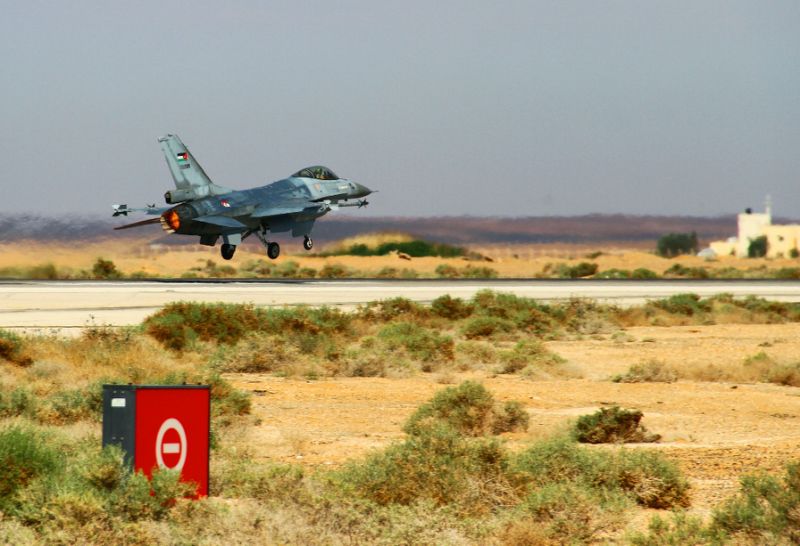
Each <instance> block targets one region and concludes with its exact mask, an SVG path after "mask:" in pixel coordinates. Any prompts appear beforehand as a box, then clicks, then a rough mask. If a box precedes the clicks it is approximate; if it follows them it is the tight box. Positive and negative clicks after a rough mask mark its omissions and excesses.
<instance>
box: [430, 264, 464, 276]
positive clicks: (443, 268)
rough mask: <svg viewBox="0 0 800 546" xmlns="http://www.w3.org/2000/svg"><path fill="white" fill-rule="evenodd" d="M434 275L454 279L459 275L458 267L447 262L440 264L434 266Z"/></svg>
mask: <svg viewBox="0 0 800 546" xmlns="http://www.w3.org/2000/svg"><path fill="white" fill-rule="evenodd" d="M435 272H436V276H437V277H440V278H442V279H456V278H458V276H459V275H460V273H459V272H458V269H456V268H455V267H453V266H452V265H449V264H440V265H437V266H436V270H435Z"/></svg>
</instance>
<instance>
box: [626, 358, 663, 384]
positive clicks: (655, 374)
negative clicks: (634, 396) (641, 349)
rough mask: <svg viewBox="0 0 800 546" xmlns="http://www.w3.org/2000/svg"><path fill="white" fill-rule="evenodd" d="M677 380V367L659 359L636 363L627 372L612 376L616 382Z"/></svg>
mask: <svg viewBox="0 0 800 546" xmlns="http://www.w3.org/2000/svg"><path fill="white" fill-rule="evenodd" d="M677 380H678V372H677V371H676V370H675V368H674V367H672V366H668V365H667V364H665V363H664V362H661V361H659V360H648V361H647V362H643V363H641V364H634V365H633V366H631V368H630V369H629V370H628V372H627V373H625V374H623V375H618V376H615V377H614V378H612V381H614V382H615V383H674V382H675V381H677Z"/></svg>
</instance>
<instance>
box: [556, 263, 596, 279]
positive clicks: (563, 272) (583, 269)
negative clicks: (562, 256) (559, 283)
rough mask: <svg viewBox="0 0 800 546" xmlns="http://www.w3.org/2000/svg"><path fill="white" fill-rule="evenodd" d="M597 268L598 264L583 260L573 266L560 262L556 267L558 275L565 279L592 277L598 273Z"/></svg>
mask: <svg viewBox="0 0 800 546" xmlns="http://www.w3.org/2000/svg"><path fill="white" fill-rule="evenodd" d="M597 269H598V266H597V264H596V263H592V262H581V263H579V264H577V265H573V266H568V265H566V264H560V266H559V267H558V268H557V269H556V275H557V276H559V277H561V278H564V279H579V278H582V277H591V276H592V275H594V274H595V273H597Z"/></svg>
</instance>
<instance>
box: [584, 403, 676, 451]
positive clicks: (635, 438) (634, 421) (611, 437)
mask: <svg viewBox="0 0 800 546" xmlns="http://www.w3.org/2000/svg"><path fill="white" fill-rule="evenodd" d="M642 417H644V415H643V414H642V412H641V411H639V410H626V409H623V408H620V407H619V406H611V407H607V408H601V409H600V410H598V411H597V412H596V413H593V414H591V415H583V416H581V417H579V418H578V421H577V422H576V423H575V427H574V429H573V435H574V437H575V439H576V440H577V441H579V442H583V443H587V444H610V443H626V442H637V443H638V442H657V441H659V440H660V439H661V436H660V435H658V434H652V433H649V432H647V429H646V428H645V427H644V426H643V425H642V424H641V423H640V421H641V420H642Z"/></svg>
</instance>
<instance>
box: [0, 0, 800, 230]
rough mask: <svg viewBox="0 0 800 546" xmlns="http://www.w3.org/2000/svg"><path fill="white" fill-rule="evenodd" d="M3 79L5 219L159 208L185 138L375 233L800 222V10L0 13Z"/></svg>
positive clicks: (270, 8)
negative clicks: (305, 180) (474, 218)
mask: <svg viewBox="0 0 800 546" xmlns="http://www.w3.org/2000/svg"><path fill="white" fill-rule="evenodd" d="M0 71H2V72H1V73H0V189H1V190H2V200H0V212H11V211H20V212H22V211H25V212H42V213H57V212H61V211H63V212H84V213H86V214H88V215H92V216H94V215H97V214H108V213H109V212H110V208H109V205H110V204H111V203H114V202H122V203H128V204H130V205H140V204H143V203H145V202H154V201H155V202H156V203H158V204H163V197H162V196H163V193H164V191H165V190H167V189H169V188H171V187H172V180H171V178H170V176H169V172H168V170H167V167H166V165H165V163H164V160H163V157H162V155H161V151H160V149H159V147H158V143H157V142H156V138H157V137H158V136H159V135H161V134H164V133H167V132H175V133H177V134H179V135H180V136H181V137H182V139H183V141H184V142H185V143H186V144H187V146H188V147H189V148H190V149H191V150H192V152H193V154H194V155H195V156H196V157H197V159H198V160H199V161H200V163H201V164H202V165H203V167H204V168H205V170H206V171H207V172H208V174H209V175H210V176H211V177H212V178H213V179H214V180H215V181H216V182H217V183H219V184H222V185H226V186H230V187H233V188H237V189H239V188H241V189H243V188H247V187H252V186H256V185H262V184H265V183H268V182H271V181H273V180H277V179H279V178H283V177H285V176H287V175H289V174H290V173H292V172H294V171H296V170H298V169H300V168H302V167H305V166H307V165H312V164H319V163H321V164H324V165H327V166H329V167H331V168H332V169H333V170H334V171H336V172H337V173H339V174H340V175H342V176H346V177H349V178H352V179H353V180H355V181H357V182H361V183H363V184H365V185H367V186H369V187H371V188H373V189H378V190H380V193H378V194H376V195H375V196H373V198H372V199H371V201H372V207H371V209H370V210H369V211H368V213H369V214H370V215H408V216H414V215H460V214H471V215H509V216H524V215H550V214H581V213H592V212H600V213H615V212H623V213H656V214H690V215H716V214H722V213H731V212H737V211H739V210H740V209H743V208H744V207H745V206H748V205H751V206H754V207H760V206H761V203H762V202H763V198H764V195H765V194H766V193H771V194H772V196H773V199H774V201H775V207H774V209H775V213H776V214H778V215H782V216H793V217H800V2H798V1H797V0H787V1H756V0H752V1H747V2H745V1H735V0H715V1H698V0H686V1H676V0H670V1H647V0H629V1H590V0H586V1H580V2H578V1H568V0H552V1H533V0H529V1H508V2H503V1H499V2H488V1H481V2H473V1H464V0H460V1H455V0H437V1H436V2H431V1H425V2H419V1H410V0H406V1H404V2H375V1H341V2H337V1H327V2H299V1H286V2H273V1H269V2H267V1H265V2H243V1H235V0H234V1H227V2H216V1H214V2H210V1H192V2H189V1H186V2H173V1H169V0H159V1H157V2H156V1H151V0H146V1H137V2H124V3H123V2H114V1H112V2H99V1H98V2H86V1H81V0H77V1H70V2H57V1H50V2H39V1H30V0H26V1H22V0H14V1H7V0H0ZM354 212H356V211H347V212H345V214H352V213H354ZM357 213H363V211H358V212H357Z"/></svg>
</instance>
